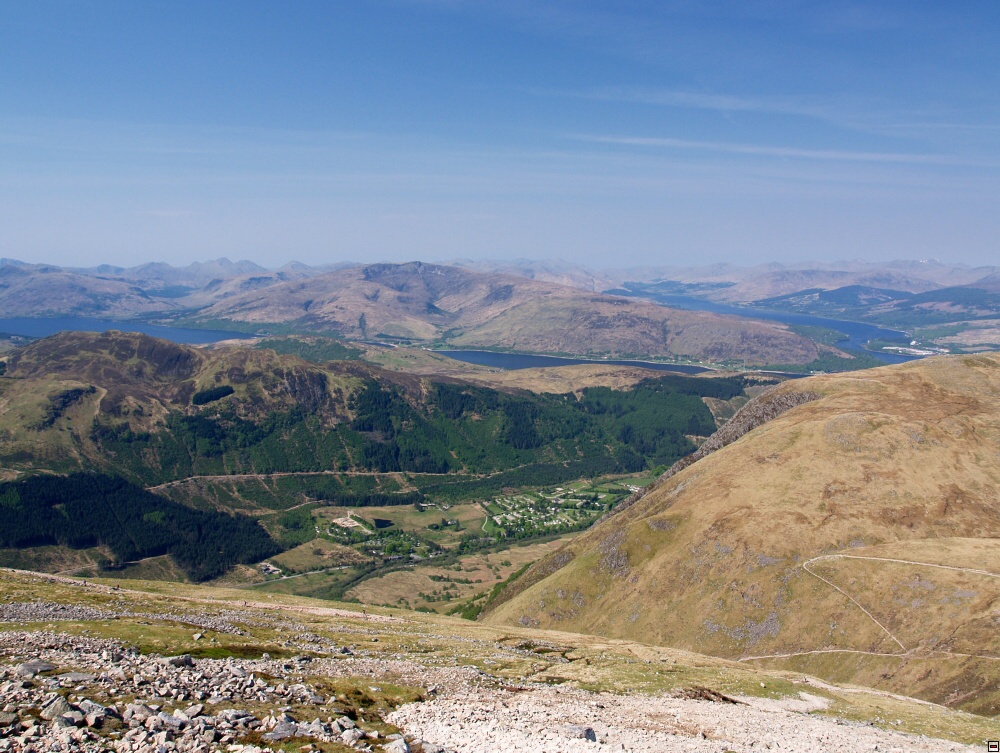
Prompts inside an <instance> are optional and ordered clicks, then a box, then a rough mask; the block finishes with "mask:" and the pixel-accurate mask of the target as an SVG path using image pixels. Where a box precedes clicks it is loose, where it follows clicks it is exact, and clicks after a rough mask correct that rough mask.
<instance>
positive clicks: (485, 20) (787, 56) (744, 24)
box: [0, 0, 1000, 267]
mask: <svg viewBox="0 0 1000 753" xmlns="http://www.w3.org/2000/svg"><path fill="white" fill-rule="evenodd" d="M998 39H1000V3H997V2H995V0H985V1H984V2H953V3H941V2H923V1H922V0H909V1H907V2H902V1H900V2H878V1H876V0H868V1H867V2H859V3H854V2H833V1H827V2H806V1H805V0H803V1H801V2H798V1H796V0H785V1H784V2H777V1H774V2H771V1H769V0H759V1H754V0H742V1H741V2H724V1H723V2H711V0H701V1H699V0H678V1H677V2H670V1H669V0H664V2H628V0H619V1H618V2H589V1H588V0H578V1H577V2H547V1H546V0H534V1H525V2H521V0H510V1H509V2H474V1H471V0H470V1H468V2H463V1H462V0H409V1H408V0H372V1H371V2H362V1H361V0H353V1H351V2H334V1H333V0H329V1H328V2H291V3H279V2H270V1H267V2H252V1H247V0H241V1H240V2H230V3H226V2H215V3H206V2H180V1H177V0H170V1H169V2H125V1H124V0H120V1H119V2H46V1H45V0H27V1H22V0H5V2H3V3H0V225H2V230H0V255H3V256H10V257H15V258H20V259H25V260H31V261H48V262H53V263H62V264H81V265H82V264H96V263H101V262H111V263H118V264H130V263H140V262H143V261H148V260H167V261H171V262H173V263H186V262H189V261H193V260H197V259H205V258H210V257H213V258H214V257H217V256H221V255H227V256H230V257H231V258H250V259H253V260H255V261H258V262H260V263H264V264H267V265H271V266H275V265H279V264H282V263H284V262H286V261H289V260H292V259H297V260H300V261H304V262H308V263H324V262H332V261H340V260H347V259H350V260H358V261H369V260H404V259H418V258H419V259H424V260H443V259H449V258H455V257H486V258H513V257H524V256H526V257H533V258H563V259H567V260H571V261H579V262H583V263H586V264H590V265H594V266H598V267H608V266H626V265H637V264H655V265H689V264H701V263H708V262H719V261H732V262H739V263H748V264H749V263H757V262H763V261H807V260H833V259H846V258H850V259H856V258H863V259H871V260H878V259H894V258H929V257H933V258H939V259H942V260H955V261H962V262H966V263H972V264H989V263H1000V253H997V251H998V243H997V239H998V238H1000V45H998V44H997V40H998Z"/></svg>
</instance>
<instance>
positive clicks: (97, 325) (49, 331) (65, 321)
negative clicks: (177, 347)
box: [0, 316, 250, 345]
mask: <svg viewBox="0 0 1000 753" xmlns="http://www.w3.org/2000/svg"><path fill="white" fill-rule="evenodd" d="M109 329H117V330H121V331H122V332H141V333H142V334H144V335H149V336H150V337H160V338H163V339H164V340H171V341H172V342H175V343H181V344H183V345H205V344H207V343H215V342H219V341H220V340H235V339H243V338H247V337H250V335H247V334H246V333H244V332H226V331H225V330H220V329H184V328H182V327H167V326H164V325H160V324H147V323H145V322H139V321H114V320H111V319H90V318H87V317H83V316H56V317H51V318H47V319H32V318H28V317H17V318H13V319H0V332H6V333H7V334H9V335H22V336H24V337H48V336H49V335H54V334H56V333H57V332H65V331H67V330H69V331H76V332H107V331H108V330H109Z"/></svg>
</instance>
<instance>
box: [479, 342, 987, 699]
mask: <svg viewBox="0 0 1000 753" xmlns="http://www.w3.org/2000/svg"><path fill="white" fill-rule="evenodd" d="M792 393H815V398H816V399H813V400H810V401H808V402H805V403H804V404H801V405H798V406H797V407H793V408H791V409H789V410H787V411H785V412H784V413H781V414H780V415H778V416H777V417H776V418H773V420H770V421H768V422H767V423H764V424H763V425H760V426H757V428H753V429H752V430H751V431H749V433H747V434H745V435H744V436H742V437H741V438H739V439H737V440H736V441H733V442H732V443H731V444H728V445H727V446H724V447H722V448H721V449H718V450H717V451H715V452H713V453H711V454H708V455H707V456H705V457H703V458H702V459H701V460H698V461H697V462H695V463H693V464H692V465H690V466H689V467H687V468H684V469H683V470H681V471H680V472H679V473H676V475H673V476H672V477H670V478H669V479H667V480H665V481H664V482H662V483H661V484H659V485H658V487H657V488H655V489H654V490H653V491H651V492H650V493H649V494H647V495H646V496H645V497H643V498H642V499H640V500H638V501H637V502H635V503H634V504H633V505H632V506H630V507H629V508H628V509H626V510H624V511H622V512H621V513H619V514H617V515H614V516H612V517H610V518H609V519H607V520H606V521H604V522H603V523H601V524H599V525H598V526H596V527H594V528H593V529H591V530H590V531H588V532H587V533H586V534H584V535H583V536H580V537H579V538H577V539H576V540H574V541H573V542H572V543H571V544H569V545H568V546H566V547H565V548H564V549H562V550H561V551H559V552H557V553H555V554H553V555H551V556H549V557H548V558H546V559H545V560H543V561H542V562H541V563H539V564H538V565H536V566H535V567H534V568H533V569H532V570H529V572H528V573H527V574H526V575H525V576H523V578H524V579H525V580H524V581H523V583H522V585H521V586H520V587H519V588H516V589H511V594H510V595H508V597H507V600H506V601H503V600H502V599H501V603H499V605H497V606H495V607H494V608H493V611H492V612H491V613H490V614H489V615H488V616H487V621H489V622H493V623H498V624H499V623H507V624H521V625H531V626H541V627H545V628H557V629H561V630H571V631H581V632H589V633H597V634H601V635H606V636H613V637H621V638H629V639H638V640H643V641H647V642H650V643H655V644H659V645H671V646H677V647H683V648H686V649H692V650H696V651H701V652H706V653H711V654H715V655H718V656H724V657H729V658H738V659H744V660H747V661H754V662H759V663H765V664H769V665H772V666H781V667H786V668H793V669H796V670H801V671H809V672H813V673H816V674H820V675H824V676H827V677H830V678H836V679H840V680H843V681H850V682H861V683H865V684H870V685H874V686H879V687H884V688H886V689H890V690H894V691H899V692H905V693H907V694H911V695H912V694H916V695H919V696H922V697H925V698H928V699H932V700H935V701H939V702H943V703H949V704H953V705H959V706H964V707H966V708H969V709H972V710H976V711H980V712H984V713H989V714H996V713H998V712H1000V659H998V657H1000V577H998V573H1000V499H998V487H1000V450H998V447H1000V357H986V356H978V357H943V358H936V359H930V360H926V361H921V362H914V363H910V364H906V365H901V366H894V367H886V368H881V369H875V370H872V371H867V372H860V373H857V372H856V373H853V374H850V375H831V376H822V377H814V378H811V379H805V380H798V381H794V382H787V383H785V384H783V385H781V386H780V387H779V388H777V390H776V391H775V392H773V393H771V394H770V395H768V396H765V397H764V398H763V399H764V400H772V401H773V400H774V399H775V397H776V396H777V397H780V396H782V395H787V396H789V397H791V394H792ZM810 397H812V396H810ZM790 402H791V403H794V402H796V401H795V400H794V399H790ZM744 410H745V411H746V410H751V411H752V410H753V403H751V405H750V406H748V407H747V408H745V409H744ZM734 421H735V419H734ZM731 423H732V422H731ZM751 425H752V424H751ZM747 428H751V426H750V425H748V426H747Z"/></svg>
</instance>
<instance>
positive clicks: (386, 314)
mask: <svg viewBox="0 0 1000 753" xmlns="http://www.w3.org/2000/svg"><path fill="white" fill-rule="evenodd" d="M617 294H622V295H624V296H627V297H628V298H623V297H620V296H619V295H617ZM676 295H681V296H687V297H694V298H702V299H705V300H708V301H716V302H725V303H739V304H741V305H745V306H746V307H747V311H746V314H747V316H748V317H752V316H753V309H754V308H766V309H771V310H784V311H788V312H790V313H800V314H812V315H819V316H826V317H832V318H840V319H853V320H859V321H870V322H873V323H877V324H883V325H888V326H891V327H894V328H906V329H907V330H915V329H919V328H921V327H929V326H935V327H937V326H938V325H949V326H950V325H955V326H950V328H949V329H946V330H935V331H933V332H928V333H927V336H928V338H929V339H930V341H931V342H935V341H940V343H939V344H941V345H944V346H947V347H953V348H955V349H966V350H968V349H973V350H975V349H982V348H983V347H986V348H991V347H994V346H1000V268H997V267H975V268H972V267H963V266H958V265H948V264H942V263H940V262H933V261H928V262H887V263H865V262H844V263H838V264H823V265H781V264H767V265H760V266H757V267H750V268H741V267H735V266H733V265H713V266H708V267H700V268H669V267H649V268H633V269H625V270H604V271H595V270H592V269H589V268H587V267H585V266H582V265H578V264H574V263H570V262H562V261H531V260H524V259H521V260H514V261H509V262H496V261H474V260H458V261H456V262H455V263H453V264H424V263H421V262H411V263H407V264H368V265H361V264H350V263H342V264H332V265H327V266H323V267H311V266H308V265H305V264H299V263H294V262H293V263H290V264H286V265H285V266H283V267H281V268H278V269H272V270H268V269H265V268H263V267H261V266H259V265H257V264H255V263H253V262H250V261H238V262H232V261H230V260H228V259H225V258H223V259H217V260H214V261H209V262H204V263H195V264H190V265H188V266H186V267H172V266H170V265H168V264H165V263H149V264H143V265H140V266H136V267H128V268H126V267H116V266H110V265H101V266H98V267H91V268H68V267H57V266H53V265H45V264H29V263H25V262H20V261H16V260H11V259H2V260H0V311H2V312H3V313H4V314H6V315H7V316H27V317H49V316H60V315H73V316H90V317H105V318H116V319H129V318H134V317H145V318H161V319H169V320H181V321H183V322H186V323H187V324H189V325H190V324H196V325H198V326H204V325H206V324H209V323H215V324H217V325H229V326H237V327H238V328H241V329H245V330H250V331H255V330H262V331H273V330H275V329H276V328H277V329H279V330H282V331H301V332H314V333H317V332H318V333H323V334H330V335H335V336H339V337H345V338H353V339H367V338H381V339H395V340H398V341H400V342H411V343H438V344H445V343H446V344H448V345H451V346H455V347H479V348H494V349H497V348H499V349H510V350H521V351H532V352H548V353H567V354H576V355H584V354H586V355H617V356H625V355H627V356H661V357H686V358H694V359H705V360H712V361H715V362H724V361H741V360H742V359H747V361H748V363H752V364H757V365H763V364H807V363H811V362H813V361H816V360H817V359H819V358H821V357H822V356H823V354H824V353H826V354H829V353H831V352H832V350H831V349H830V348H829V347H828V346H822V345H817V344H816V343H814V342H812V341H811V340H808V339H806V338H804V337H800V336H799V335H796V334H795V333H793V332H790V331H789V330H788V329H787V328H785V327H783V326H781V325H777V324H767V323H763V322H759V321H752V320H749V319H746V318H742V317H739V318H737V317H720V316H716V315H713V314H708V313H696V312H692V311H678V310H676V309H671V308H667V307H665V306H664V305H654V304H663V303H665V302H666V301H668V300H669V297H670V296H676ZM643 298H646V299H649V300H650V301H651V302H650V303H646V302H643V301H642V300H640V299H643ZM993 319H997V320H998V321H997V322H992V321H991V320H993ZM969 320H975V321H976V322H980V323H978V324H976V325H975V326H972V325H970V324H968V321H969ZM983 322H985V323H983ZM994 324H995V325H996V326H994ZM942 338H944V339H942ZM948 338H950V340H948ZM838 357H839V356H838Z"/></svg>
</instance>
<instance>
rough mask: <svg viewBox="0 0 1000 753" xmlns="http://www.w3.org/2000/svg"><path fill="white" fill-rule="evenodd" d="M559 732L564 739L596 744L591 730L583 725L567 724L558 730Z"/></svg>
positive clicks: (595, 736) (595, 738) (594, 735)
mask: <svg viewBox="0 0 1000 753" xmlns="http://www.w3.org/2000/svg"><path fill="white" fill-rule="evenodd" d="M560 732H562V734H563V736H564V737H569V738H573V739H580V740H590V741H591V742H597V735H596V734H594V730H593V728H591V727H588V726H586V725H585V724H567V725H565V726H564V727H563V728H562V729H561V730H560Z"/></svg>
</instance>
